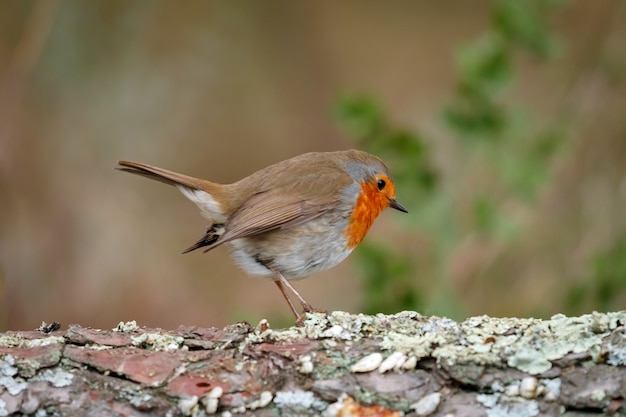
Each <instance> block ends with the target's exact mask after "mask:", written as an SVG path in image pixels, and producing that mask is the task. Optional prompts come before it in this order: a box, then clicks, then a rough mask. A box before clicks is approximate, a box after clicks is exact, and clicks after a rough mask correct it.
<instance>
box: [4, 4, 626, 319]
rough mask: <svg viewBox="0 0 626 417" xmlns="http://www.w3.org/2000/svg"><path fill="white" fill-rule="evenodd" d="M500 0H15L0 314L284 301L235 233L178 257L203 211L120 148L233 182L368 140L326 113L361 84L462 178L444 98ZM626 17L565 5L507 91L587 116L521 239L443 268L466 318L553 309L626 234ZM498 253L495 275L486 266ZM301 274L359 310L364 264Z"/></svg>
mask: <svg viewBox="0 0 626 417" xmlns="http://www.w3.org/2000/svg"><path fill="white" fill-rule="evenodd" d="M490 4H491V2H489V1H482V0H474V1H471V2H468V1H461V0H457V1H453V0H444V1H436V2H433V1H393V2H370V1H343V2H334V1H315V2H313V1H310V2H289V1H264V2H226V1H223V2H218V1H185V2H167V1H133V2H127V1H117V0H114V1H111V0H102V1H91V2H82V1H77V0H66V1H53V0H43V1H25V0H6V1H3V2H2V3H1V4H0V227H1V234H0V278H1V279H2V286H1V289H2V306H1V307H2V308H1V310H0V317H1V318H2V320H3V321H4V322H3V323H0V327H1V328H9V329H31V328H34V327H36V326H37V325H38V324H39V323H40V322H41V321H42V320H45V321H52V320H58V321H61V322H62V323H63V324H64V325H67V324H69V323H80V324H82V325H84V326H94V327H104V328H110V327H113V326H115V325H116V324H117V322H119V321H122V320H131V319H135V320H137V321H138V322H139V323H140V324H141V325H149V326H159V327H164V328H173V327H176V326H177V325H179V324H188V325H191V324H195V325H199V326H208V325H217V326H221V325H225V324H226V323H228V322H230V321H233V320H237V319H245V320H249V321H250V322H252V323H256V322H257V321H258V320H260V319H261V318H264V317H268V318H277V317H283V316H284V317H287V318H288V317H289V316H288V313H289V311H288V309H287V307H286V305H285V304H284V302H283V301H282V299H281V297H280V294H279V293H278V292H277V291H276V288H275V287H274V285H272V284H271V283H269V282H267V281H263V280H261V279H258V278H254V277H249V276H246V275H245V274H244V273H243V272H241V271H239V270H238V269H237V267H236V266H235V265H234V264H233V263H232V261H231V260H230V259H229V258H228V256H227V250H226V249H225V248H219V249H216V250H215V251H212V252H210V253H207V254H202V253H199V252H198V253H196V252H194V253H191V254H188V255H184V256H183V255H180V251H181V250H182V249H184V248H186V247H187V246H189V245H190V244H191V243H193V242H194V241H195V240H196V239H197V238H199V237H200V235H201V234H202V232H203V231H204V226H205V224H204V220H203V219H202V218H201V217H200V215H199V214H198V213H197V210H196V208H195V207H194V206H193V204H191V203H190V202H188V201H186V200H185V199H184V197H182V195H180V194H179V193H178V192H177V191H176V190H174V189H173V188H169V187H166V186H164V185H162V184H158V183H152V182H150V181H148V180H145V179H142V178H138V177H131V176H129V175H126V174H122V173H119V172H117V171H115V170H113V167H114V165H115V163H116V161H117V160H118V159H129V160H137V161H141V162H146V163H150V164H154V165H157V166H161V167H164V168H168V169H172V170H175V171H179V172H183V173H186V174H189V175H194V176H198V177H204V178H207V179H211V180H214V181H218V182H231V181H234V180H237V179H239V178H240V177H242V176H244V175H247V174H249V173H251V172H253V171H254V170H256V169H258V168H261V167H263V166H266V165H268V164H270V163H273V162H276V161H279V160H282V159H285V158H287V157H290V156H293V155H296V154H299V153H303V152H307V151H313V150H322V151H329V150H337V149H344V148H349V147H354V146H355V143H354V142H353V140H352V139H351V138H349V137H347V136H346V135H345V134H344V133H342V132H341V131H340V130H339V129H338V128H337V126H336V124H335V123H334V122H333V120H332V118H331V116H330V111H331V108H332V106H333V103H334V101H335V100H336V98H337V96H338V95H339V94H340V93H342V92H345V91H364V92H368V93H371V94H373V95H375V96H376V97H378V98H379V99H380V100H381V102H382V103H383V104H384V106H385V107H386V109H387V110H388V112H389V113H390V115H391V117H392V119H393V120H394V121H396V122H398V123H400V124H402V125H404V126H407V127H409V128H415V129H419V130H421V131H425V132H429V133H431V134H432V136H433V137H439V138H444V139H442V140H441V141H440V142H434V143H431V144H430V146H431V147H432V150H433V153H434V155H435V157H436V158H435V161H436V163H437V164H438V168H439V170H440V171H442V172H443V173H444V181H446V182H447V183H448V184H449V187H452V188H454V187H457V186H458V183H457V182H456V181H457V178H458V177H464V175H465V173H463V172H457V171H455V169H454V167H453V166H449V165H447V164H453V162H451V161H454V158H451V157H450V156H449V155H448V152H449V151H450V147H449V143H448V142H446V141H445V137H446V134H447V133H446V132H444V131H442V128H441V125H440V124H439V121H440V111H441V108H442V106H443V105H444V104H445V103H446V101H447V100H449V98H450V96H451V95H452V94H453V89H454V82H455V81H454V80H455V68H454V54H455V52H456V50H457V49H458V48H459V47H460V45H462V44H463V43H465V42H467V41H469V40H470V39H472V38H474V37H476V36H478V35H479V34H480V33H481V32H482V31H483V30H484V28H485V26H486V25H487V23H488V20H489V7H490ZM617 22H622V23H623V22H626V10H625V7H624V6H623V4H622V2H621V1H620V0H596V1H594V2H590V1H572V2H569V4H567V5H566V6H564V7H563V8H561V9H560V10H559V11H558V12H556V13H555V14H554V15H553V16H552V19H551V24H552V25H553V30H554V31H555V33H556V34H557V36H558V37H559V38H560V39H561V43H562V51H561V52H560V54H559V56H558V58H557V59H555V60H553V61H552V62H551V64H550V65H549V66H547V67H546V66H541V68H539V65H538V64H537V63H536V62H534V61H532V60H524V59H523V58H522V59H521V62H518V63H517V64H518V65H519V66H520V68H521V74H520V77H519V80H518V81H517V85H516V87H515V89H514V91H513V93H512V94H511V96H510V97H507V98H506V99H507V100H516V101H518V102H522V103H524V104H525V105H527V106H528V107H530V108H532V109H533V110H534V111H536V112H538V114H539V115H540V116H541V118H542V119H550V118H557V117H559V116H560V115H562V114H563V112H564V111H567V112H568V114H570V115H571V114H573V115H575V116H576V120H577V121H578V123H577V124H576V125H572V129H571V132H570V133H571V135H570V136H569V137H568V138H569V139H568V140H569V143H568V146H567V151H566V152H564V153H563V155H562V156H560V157H559V158H558V160H557V161H556V162H555V163H554V165H553V166H552V167H551V173H552V175H553V177H552V182H551V183H550V185H549V186H548V187H546V188H545V189H544V190H542V192H541V195H540V196H539V202H538V203H537V205H536V206H535V207H536V210H534V211H532V212H523V213H519V212H517V213H514V215H516V216H518V217H519V216H521V217H523V218H524V222H525V223H526V224H527V225H528V228H529V233H528V234H527V236H526V238H525V239H523V240H522V241H520V242H519V244H517V245H515V246H514V247H512V248H511V247H509V248H507V249H506V250H505V251H501V250H500V249H499V248H493V247H490V246H489V245H484V244H482V243H481V242H480V241H476V240H473V239H472V237H471V236H467V237H466V239H461V241H460V244H459V245H458V247H456V248H454V250H452V251H451V253H450V259H449V260H448V262H447V264H446V267H445V268H446V271H447V273H448V274H449V275H450V276H451V277H452V280H453V282H455V285H458V288H460V289H461V292H462V294H463V302H464V306H463V310H462V311H463V312H464V314H493V315H503V314H528V313H529V312H532V311H535V310H540V311H542V312H545V313H548V314H549V313H552V312H557V311H559V305H554V306H551V304H550V303H551V299H552V298H553V296H554V294H555V293H558V292H559V291H560V287H561V285H563V282H564V281H567V280H581V279H584V277H585V276H586V275H585V273H584V270H585V268H586V265H587V264H588V263H587V261H588V258H589V256H591V254H592V253H593V252H594V251H595V250H596V249H597V248H598V247H599V246H601V245H602V244H603V242H607V240H608V239H609V238H610V237H611V236H616V235H621V236H623V235H624V231H625V230H626V215H625V213H626V210H625V208H626V141H625V139H626V138H625V132H626V117H625V116H626V88H625V82H624V68H625V66H626V65H625V63H626V30H625V27H624V25H623V24H617ZM607 51H608V52H607ZM607 56H608V57H609V58H610V62H609V61H608V59H609V58H607V62H605V61H604V58H605V57H607ZM608 64H611V66H610V68H611V70H607V69H606V65H608ZM457 157H458V155H457ZM391 168H392V170H393V167H391ZM446 173H447V176H446ZM480 179H481V178H480V175H478V176H477V180H480ZM399 200H400V201H402V198H401V196H399ZM459 210H461V211H462V210H463V207H459ZM409 211H411V208H410V207H409ZM396 217H398V216H396V213H390V212H385V213H384V214H383V216H382V218H381V219H379V221H378V222H377V224H376V225H375V227H374V229H373V230H372V233H370V235H369V237H368V239H370V240H377V239H378V240H387V239H390V237H389V236H390V234H393V233H400V232H399V229H401V227H399V224H398V223H397V221H396ZM461 217H462V213H461ZM414 233H417V234H418V235H419V233H420V231H419V230H417V231H414ZM609 240H610V239H609ZM414 247H415V248H418V247H419V245H415V246H414ZM409 252H410V249H409ZM349 259H350V258H349ZM485 264H489V265H490V268H491V269H492V270H493V271H494V272H493V274H497V275H498V276H499V277H501V280H500V281H499V284H498V285H492V283H489V284H488V285H487V284H481V281H480V279H478V280H469V278H468V276H471V274H469V273H468V272H467V271H472V270H473V269H480V268H483V267H484V266H485ZM390 279H391V278H390ZM416 279H422V280H428V279H429V277H428V276H419V277H416ZM296 286H297V287H298V288H299V289H301V291H302V293H303V294H304V295H305V296H306V297H307V299H308V300H309V301H310V302H311V303H313V304H314V305H315V306H317V307H319V308H324V309H329V310H335V309H339V310H347V311H352V312H358V311H359V306H360V302H361V300H360V281H359V279H358V277H357V273H356V271H355V268H354V265H353V263H351V262H350V261H347V262H344V263H343V264H342V265H340V266H339V267H337V268H335V269H333V270H331V271H328V272H326V273H322V274H319V275H317V276H315V277H314V278H312V279H309V280H304V281H299V282H297V283H296ZM538 306H543V308H542V309H539V307H538ZM591 308H593V307H591ZM433 310H434V311H433V312H437V311H436V309H433Z"/></svg>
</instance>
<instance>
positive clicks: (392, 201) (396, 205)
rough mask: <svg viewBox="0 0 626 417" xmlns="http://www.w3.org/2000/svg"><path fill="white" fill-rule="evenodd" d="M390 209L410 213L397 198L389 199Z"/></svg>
mask: <svg viewBox="0 0 626 417" xmlns="http://www.w3.org/2000/svg"><path fill="white" fill-rule="evenodd" d="M389 207H392V208H395V209H396V210H400V211H402V212H404V213H408V210H407V209H405V208H404V206H403V205H402V204H400V203H398V202H397V201H396V199H395V198H390V199H389Z"/></svg>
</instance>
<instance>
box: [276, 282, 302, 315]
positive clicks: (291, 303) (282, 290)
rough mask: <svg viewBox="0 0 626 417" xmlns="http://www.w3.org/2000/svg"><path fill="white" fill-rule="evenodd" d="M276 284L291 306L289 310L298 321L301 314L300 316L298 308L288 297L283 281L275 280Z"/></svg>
mask: <svg viewBox="0 0 626 417" xmlns="http://www.w3.org/2000/svg"><path fill="white" fill-rule="evenodd" d="M274 284H276V286H277V287H278V289H279V290H280V292H281V294H282V295H283V297H285V300H286V301H287V304H289V308H290V309H291V311H292V312H293V315H294V316H296V320H298V318H299V317H300V314H298V310H296V306H294V305H293V302H292V301H291V298H289V296H288V295H287V292H286V291H285V287H284V286H283V283H282V281H280V280H274Z"/></svg>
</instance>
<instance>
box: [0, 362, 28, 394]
mask: <svg viewBox="0 0 626 417" xmlns="http://www.w3.org/2000/svg"><path fill="white" fill-rule="evenodd" d="M17 374H18V369H17V367H16V366H15V358H13V356H11V355H7V356H5V357H4V358H3V359H2V360H0V387H4V388H6V390H7V391H8V392H9V394H11V395H18V394H19V393H20V392H22V391H24V390H25V389H26V382H25V381H24V379H22V378H21V377H19V376H18V375H17Z"/></svg>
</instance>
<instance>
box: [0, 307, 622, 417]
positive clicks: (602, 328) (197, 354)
mask: <svg viewBox="0 0 626 417" xmlns="http://www.w3.org/2000/svg"><path fill="white" fill-rule="evenodd" d="M625 324H626V312H624V311H622V312H615V313H606V314H601V313H595V312H594V313H593V314H588V315H584V316H581V317H565V316H563V315H556V316H554V317H552V318H551V319H550V320H539V319H522V318H491V317H486V316H482V317H473V318H469V319H467V320H465V321H463V322H461V323H457V322H454V321H452V320H449V319H446V318H439V317H425V316H421V315H419V314H418V313H415V312H402V313H398V314H395V315H382V314H380V315H375V316H366V315H353V314H348V313H343V312H333V313H331V314H329V315H324V314H318V313H316V314H308V315H307V318H306V319H305V320H304V324H303V326H301V327H292V328H287V329H276V330H274V329H271V328H270V327H269V324H268V323H267V322H266V321H262V322H261V323H259V324H258V325H257V326H256V327H252V326H250V325H249V324H248V323H237V324H233V325H230V326H228V327H225V328H224V329H217V328H197V327H180V328H178V329H176V330H173V331H165V330H161V329H148V328H140V327H138V326H137V325H136V324H135V323H134V322H128V323H120V325H119V326H118V327H117V328H116V329H114V330H111V331H107V330H96V329H89V328H84V327H81V326H78V325H71V326H69V328H68V329H67V330H65V331H60V330H56V331H52V332H50V333H46V332H47V331H50V330H52V329H50V328H49V327H48V328H46V326H44V327H42V328H41V329H40V330H36V331H23V332H6V333H3V334H0V415H9V414H12V413H22V414H36V415H37V416H43V415H54V414H56V415H107V416H116V415H128V416H131V415H132V416H135V415H141V416H163V415H172V416H174V415H185V416H200V415H211V414H216V415H221V416H229V415H243V416H259V417H260V416H317V415H327V416H338V417H339V416H402V415H405V416H455V417H462V416H489V417H495V416H524V417H527V416H528V417H530V416H557V415H563V413H566V415H570V416H575V415H581V416H582V415H585V416H592V415H624V414H626V412H625V407H624V405H623V403H624V398H626V330H625V327H624V325H625Z"/></svg>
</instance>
